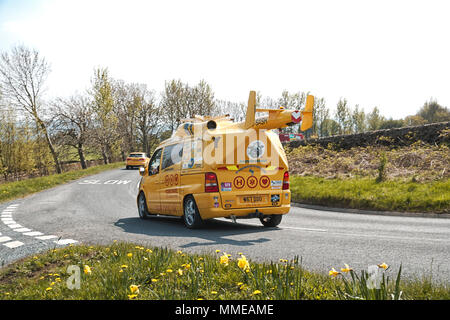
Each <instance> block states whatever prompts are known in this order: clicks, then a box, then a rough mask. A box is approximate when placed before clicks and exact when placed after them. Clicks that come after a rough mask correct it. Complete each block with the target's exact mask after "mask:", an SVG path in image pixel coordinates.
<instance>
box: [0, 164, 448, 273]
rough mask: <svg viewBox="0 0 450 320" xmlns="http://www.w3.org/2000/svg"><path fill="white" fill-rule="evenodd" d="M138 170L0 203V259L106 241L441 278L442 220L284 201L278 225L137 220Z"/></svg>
mask: <svg viewBox="0 0 450 320" xmlns="http://www.w3.org/2000/svg"><path fill="white" fill-rule="evenodd" d="M139 180H140V176H139V172H138V171H137V170H125V169H115V170H111V171H106V172H103V173H100V174H97V175H94V176H89V177H86V178H83V179H80V180H77V181H73V182H71V183H68V184H65V185H62V186H58V187H56V188H53V189H49V190H46V191H43V192H40V193H37V194H34V195H31V196H28V197H26V198H23V199H18V200H15V201H11V202H8V203H4V204H2V205H0V219H1V220H0V264H1V265H4V264H8V263H11V262H13V261H15V260H17V259H20V258H23V257H25V256H29V255H33V254H35V253H37V252H42V251H44V250H48V249H52V248H54V247H61V246H65V245H68V244H70V243H75V244H76V243H86V244H110V243H112V241H113V240H118V241H130V242H135V243H139V244H141V245H149V246H163V247H170V248H173V249H176V250H178V249H181V250H183V251H185V252H205V253H208V252H209V253H213V252H214V251H215V250H216V249H220V250H222V251H225V252H227V253H230V254H232V255H236V254H237V253H238V252H243V253H244V254H245V255H246V256H247V258H250V259H251V260H254V261H275V262H278V260H279V259H280V258H282V259H292V258H294V257H295V256H298V257H300V258H301V259H302V263H303V265H304V266H305V267H307V268H308V269H310V270H317V271H324V272H326V271H328V270H330V269H331V267H334V268H336V269H337V270H339V269H340V268H341V267H343V265H344V263H347V264H349V265H350V266H351V267H353V268H354V269H355V270H360V269H367V268H368V266H369V265H375V264H380V263H382V262H385V263H387V264H388V265H391V266H392V268H393V271H391V273H392V275H393V276H394V275H395V272H396V271H397V269H398V267H399V266H400V264H402V266H403V271H402V272H403V275H404V277H405V276H406V277H408V278H413V277H416V276H417V277H421V276H429V275H430V270H431V271H432V274H433V280H436V281H439V282H441V281H442V282H448V281H449V279H450V253H449V251H450V250H449V249H450V219H439V218H421V217H394V216H393V217H390V216H381V215H364V214H352V213H342V212H330V211H321V210H313V209H305V208H298V207H292V208H291V211H290V213H289V214H288V215H285V216H284V217H283V221H282V222H281V224H280V225H279V227H277V228H264V227H262V225H261V223H260V222H259V220H258V219H250V220H238V222H237V223H233V222H232V221H231V220H227V219H215V220H210V221H208V223H207V224H206V226H205V227H203V228H202V229H198V230H189V229H187V228H185V227H184V225H183V222H182V220H181V219H180V218H176V217H164V216H157V217H152V218H151V219H149V220H145V221H143V220H141V219H139V216H138V212H137V206H136V195H137V188H138V183H139Z"/></svg>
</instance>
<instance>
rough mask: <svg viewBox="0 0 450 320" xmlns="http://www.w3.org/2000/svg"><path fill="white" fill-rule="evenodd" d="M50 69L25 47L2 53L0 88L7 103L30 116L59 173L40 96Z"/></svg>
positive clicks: (36, 52)
mask: <svg viewBox="0 0 450 320" xmlns="http://www.w3.org/2000/svg"><path fill="white" fill-rule="evenodd" d="M49 72H50V65H49V64H48V63H47V61H46V60H45V59H44V58H41V57H40V56H39V52H38V51H37V50H30V49H28V48H26V47H24V46H17V47H13V48H12V50H11V53H8V52H3V53H2V54H1V58H0V86H1V88H2V91H3V93H4V95H5V96H6V97H7V98H8V100H9V102H10V103H11V104H12V105H14V106H15V107H17V108H20V109H21V110H22V111H25V112H26V113H28V114H29V115H31V116H32V117H33V119H34V121H35V122H36V126H37V127H38V128H39V130H40V131H41V132H42V133H43V135H44V137H45V140H46V142H47V145H48V148H49V149H50V152H51V154H52V157H53V160H54V163H55V169H56V172H57V173H61V165H60V163H59V160H58V154H57V152H56V150H55V148H54V146H53V143H52V140H51V138H50V134H49V131H48V125H47V124H46V122H45V121H44V120H43V103H42V94H43V86H44V82H45V80H46V79H47V76H48V74H49Z"/></svg>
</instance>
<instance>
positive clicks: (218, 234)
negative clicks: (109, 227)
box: [114, 216, 278, 248]
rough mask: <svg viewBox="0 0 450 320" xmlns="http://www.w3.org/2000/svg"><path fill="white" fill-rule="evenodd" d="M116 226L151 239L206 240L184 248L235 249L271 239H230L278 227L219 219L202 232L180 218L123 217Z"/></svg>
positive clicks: (207, 223)
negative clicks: (219, 246) (220, 246)
mask: <svg viewBox="0 0 450 320" xmlns="http://www.w3.org/2000/svg"><path fill="white" fill-rule="evenodd" d="M114 225H115V226H116V227H119V228H121V229H122V230H123V231H125V232H128V233H134V234H144V235H148V236H163V237H177V238H192V239H196V240H198V238H200V239H203V240H206V241H192V242H190V243H187V244H184V245H181V246H180V247H182V248H190V247H197V246H208V245H224V244H225V245H233V246H239V247H242V246H252V245H254V244H257V243H264V242H268V241H270V240H271V239H268V238H257V239H256V238H252V239H248V240H241V239H229V238H226V237H227V236H233V235H243V234H245V235H247V234H252V233H260V232H267V231H274V230H277V229H278V228H264V227H263V226H261V227H260V226H250V225H244V224H239V223H232V222H227V221H220V220H214V219H213V220H208V221H205V225H204V226H203V227H202V228H201V229H194V230H191V229H187V228H186V227H185V226H184V224H183V221H182V220H181V218H177V217H159V216H158V217H151V218H150V219H148V220H141V219H140V218H123V219H119V220H118V221H117V222H116V223H114Z"/></svg>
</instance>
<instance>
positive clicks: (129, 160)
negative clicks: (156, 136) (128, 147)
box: [125, 152, 150, 167]
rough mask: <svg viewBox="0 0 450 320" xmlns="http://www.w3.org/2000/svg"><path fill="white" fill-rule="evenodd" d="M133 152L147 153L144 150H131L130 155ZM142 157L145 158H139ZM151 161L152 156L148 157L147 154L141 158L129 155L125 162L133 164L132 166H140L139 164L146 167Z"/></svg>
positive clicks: (129, 164)
mask: <svg viewBox="0 0 450 320" xmlns="http://www.w3.org/2000/svg"><path fill="white" fill-rule="evenodd" d="M132 154H145V153H144V152H131V153H130V155H132ZM142 158H143V160H139V159H142ZM149 161H150V158H148V157H147V156H143V157H139V158H133V157H130V156H128V157H127V159H126V162H125V164H126V165H127V166H131V167H138V166H142V167H145V166H147V165H148V162H149Z"/></svg>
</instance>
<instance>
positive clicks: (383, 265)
mask: <svg viewBox="0 0 450 320" xmlns="http://www.w3.org/2000/svg"><path fill="white" fill-rule="evenodd" d="M378 268H383V269H384V270H386V269H387V268H389V266H388V265H387V264H386V263H384V262H383V263H382V264H378Z"/></svg>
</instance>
